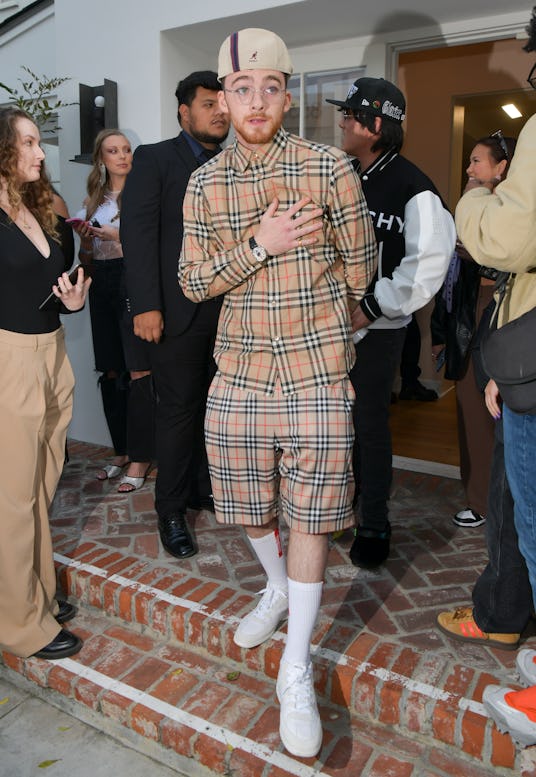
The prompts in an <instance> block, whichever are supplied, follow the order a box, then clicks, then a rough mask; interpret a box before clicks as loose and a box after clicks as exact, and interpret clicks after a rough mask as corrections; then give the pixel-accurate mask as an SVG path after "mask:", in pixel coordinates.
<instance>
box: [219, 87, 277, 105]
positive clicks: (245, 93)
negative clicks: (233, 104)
mask: <svg viewBox="0 0 536 777" xmlns="http://www.w3.org/2000/svg"><path fill="white" fill-rule="evenodd" d="M225 91H226V92H229V93H230V94H235V95H236V96H237V98H238V102H239V103H241V104H242V105H251V102H252V100H253V96H254V95H255V94H260V96H261V98H262V99H263V100H265V101H266V102H267V103H276V102H277V101H278V100H280V99H281V96H282V95H284V94H285V92H286V89H280V88H279V87H278V86H265V87H263V88H262V89H254V88H253V87H252V86H239V87H238V89H225Z"/></svg>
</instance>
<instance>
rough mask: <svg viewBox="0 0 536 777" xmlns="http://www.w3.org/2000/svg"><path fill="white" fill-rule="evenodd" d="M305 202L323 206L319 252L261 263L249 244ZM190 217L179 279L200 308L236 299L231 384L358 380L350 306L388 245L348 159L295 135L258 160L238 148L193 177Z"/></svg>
mask: <svg viewBox="0 0 536 777" xmlns="http://www.w3.org/2000/svg"><path fill="white" fill-rule="evenodd" d="M303 196H310V197H311V199H312V202H311V203H310V204H309V205H308V206H307V207H306V209H305V210H307V209H308V208H310V209H313V208H314V207H317V206H320V207H322V209H323V224H324V228H323V230H322V232H319V233H317V235H318V240H317V243H316V244H315V245H313V246H308V247H305V246H301V247H298V248H297V249H296V250H294V251H291V252H289V253H287V254H282V255H279V256H275V257H269V258H268V259H267V260H266V261H265V262H263V263H261V264H260V263H258V262H257V261H256V259H255V257H254V256H253V254H252V251H251V249H250V246H249V238H250V237H251V236H252V235H253V234H254V232H255V231H256V229H257V228H258V225H259V221H260V219H261V216H262V215H263V214H264V212H265V211H266V209H267V208H268V206H269V204H270V203H271V202H272V201H273V199H274V198H275V197H277V198H278V199H279V203H280V206H279V207H280V211H284V210H286V209H288V208H289V207H290V206H291V205H293V204H295V203H296V202H297V201H298V200H299V199H300V198H302V197H303ZM183 217H184V240H183V247H182V253H181V259H180V262H179V281H180V284H181V286H182V289H183V291H184V293H185V294H186V296H187V297H189V298H190V299H192V300H195V301H196V302H201V301H203V300H205V299H207V298H210V297H216V296H219V295H220V294H225V297H224V302H223V307H222V311H221V315H220V321H219V328H218V335H217V340H216V347H215V351H214V357H215V359H216V362H217V364H218V368H219V370H220V372H221V373H222V375H223V376H224V378H225V380H226V381H227V382H228V383H229V384H231V385H233V386H235V387H236V388H239V389H249V390H251V391H258V392H262V393H266V394H273V392H274V389H275V385H276V383H277V382H279V383H280V385H281V388H282V391H283V393H284V394H292V393H294V392H296V391H303V390H306V389H309V388H314V387H319V386H327V385H330V384H333V383H336V382H337V381H340V380H341V379H342V378H344V377H345V376H346V375H347V374H348V372H349V370H350V369H351V367H352V365H353V363H354V360H355V348H354V347H353V344H352V342H351V338H350V320H349V305H355V304H357V302H359V300H360V299H361V298H362V296H363V295H364V293H365V291H366V289H367V286H368V284H369V282H370V281H371V279H372V276H373V274H374V270H375V266H376V241H375V238H374V232H373V228H372V224H371V222H370V218H369V213H368V208H367V204H366V202H365V199H364V197H363V193H362V191H361V184H360V182H359V179H358V178H357V176H356V174H355V172H354V170H353V168H352V166H351V164H350V162H349V161H348V158H347V156H346V154H344V153H343V152H342V151H339V150H338V149H335V148H332V147H330V146H321V145H316V144H313V143H310V142H309V141H306V140H303V139H302V138H299V137H297V136H295V135H290V134H289V133H288V132H286V131H285V130H283V129H280V130H279V131H278V132H277V134H276V135H275V137H274V139H273V140H272V141H271V142H270V143H269V144H267V145H265V146H262V147H258V149H257V150H256V151H250V150H248V149H246V148H245V147H244V146H242V145H241V144H239V143H238V142H235V144H234V145H232V146H230V147H229V148H227V149H225V150H224V151H223V152H222V153H221V154H219V155H218V156H217V157H215V158H214V159H213V160H211V161H210V162H208V163H207V164H206V165H204V166H203V167H201V168H199V169H198V170H196V171H195V172H194V173H193V174H192V177H191V179H190V182H189V185H188V190H187V192H186V197H185V200H184V206H183Z"/></svg>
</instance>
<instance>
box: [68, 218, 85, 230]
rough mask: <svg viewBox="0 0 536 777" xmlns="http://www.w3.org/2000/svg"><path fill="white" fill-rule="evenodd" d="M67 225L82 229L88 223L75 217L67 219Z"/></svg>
mask: <svg viewBox="0 0 536 777" xmlns="http://www.w3.org/2000/svg"><path fill="white" fill-rule="evenodd" d="M65 223H66V224H70V225H71V226H72V227H74V228H76V227H81V226H83V225H84V224H87V223H88V222H87V221H86V220H85V219H78V218H76V217H73V218H72V219H65Z"/></svg>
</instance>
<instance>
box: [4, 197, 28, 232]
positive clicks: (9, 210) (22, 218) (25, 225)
mask: <svg viewBox="0 0 536 777" xmlns="http://www.w3.org/2000/svg"><path fill="white" fill-rule="evenodd" d="M0 206H1V207H2V208H3V209H4V210H5V211H6V213H8V214H9V216H10V218H11V219H12V221H13V223H15V224H16V223H17V222H20V224H21V226H22V227H23V228H24V229H32V225H31V224H28V222H27V221H26V215H25V212H26V210H27V209H26V207H25V206H24V205H23V206H22V207H21V208H20V209H19V211H18V213H17V215H16V216H15V218H13V215H12V213H13V209H12V207H11V205H9V203H5V204H4V203H3V202H1V201H0Z"/></svg>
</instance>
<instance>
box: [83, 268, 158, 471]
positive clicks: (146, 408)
mask: <svg viewBox="0 0 536 777" xmlns="http://www.w3.org/2000/svg"><path fill="white" fill-rule="evenodd" d="M91 275H92V278H93V281H92V284H91V286H90V288H89V312H90V318H91V333H92V337H93V351H94V354H95V369H96V370H97V371H98V372H101V373H102V375H101V376H100V378H99V385H100V389H101V395H102V404H103V408H104V415H105V417H106V423H107V425H108V429H109V431H110V437H111V438H112V445H113V447H114V451H115V453H116V454H117V455H118V456H123V455H125V454H126V455H127V456H128V457H129V459H130V460H131V461H151V459H152V458H153V436H154V431H153V423H154V409H153V405H154V400H153V392H152V388H151V385H150V378H146V379H145V378H141V379H140V380H139V381H138V380H135V381H132V383H130V375H129V370H140V371H143V370H148V369H150V363H149V357H148V355H147V349H148V343H145V342H144V341H143V340H140V338H139V337H136V336H135V335H134V332H133V328H132V316H131V315H130V313H129V312H128V310H127V302H126V291H125V278H124V261H123V259H122V258H117V259H102V260H96V261H94V262H93V263H92V270H91ZM109 373H114V377H110V376H109Z"/></svg>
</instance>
